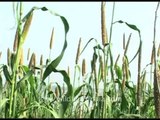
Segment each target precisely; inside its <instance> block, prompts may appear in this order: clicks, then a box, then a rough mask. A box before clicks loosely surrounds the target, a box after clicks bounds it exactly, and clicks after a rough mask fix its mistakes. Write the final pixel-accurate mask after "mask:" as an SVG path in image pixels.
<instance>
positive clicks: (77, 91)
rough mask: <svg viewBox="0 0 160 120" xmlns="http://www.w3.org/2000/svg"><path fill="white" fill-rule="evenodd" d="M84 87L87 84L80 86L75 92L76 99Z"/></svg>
mask: <svg viewBox="0 0 160 120" xmlns="http://www.w3.org/2000/svg"><path fill="white" fill-rule="evenodd" d="M83 86H85V84H83V85H81V86H79V87H78V88H77V89H76V90H75V92H74V97H76V95H78V93H79V92H80V91H81V89H82V87H83Z"/></svg>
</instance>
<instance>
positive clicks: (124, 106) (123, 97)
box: [121, 92, 128, 111]
mask: <svg viewBox="0 0 160 120" xmlns="http://www.w3.org/2000/svg"><path fill="white" fill-rule="evenodd" d="M127 109H128V102H127V99H126V97H125V95H124V92H122V102H121V111H125V110H127Z"/></svg>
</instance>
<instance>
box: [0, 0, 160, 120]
mask: <svg viewBox="0 0 160 120" xmlns="http://www.w3.org/2000/svg"><path fill="white" fill-rule="evenodd" d="M0 4H1V3H0ZM23 4H25V3H23V2H17V3H15V4H14V6H13V13H14V14H15V19H16V32H15V38H14V41H13V43H14V44H13V49H12V50H11V49H10V48H9V46H8V49H7V52H6V53H7V55H6V56H7V59H6V64H5V63H2V62H1V63H0V118H160V85H159V84H160V59H159V58H160V45H159V47H157V45H156V44H157V43H156V42H155V41H156V33H158V32H159V31H158V32H156V23H157V11H158V9H159V3H158V4H157V6H156V8H155V11H154V12H155V15H154V17H155V18H153V21H154V25H153V26H154V27H153V33H150V34H153V40H152V41H153V44H152V45H150V46H149V47H150V48H151V49H152V51H151V54H150V55H149V56H150V63H149V64H147V65H146V67H145V68H142V46H143V41H142V36H141V30H140V29H139V28H138V26H136V25H134V24H133V23H128V22H127V21H123V20H118V21H114V9H115V2H114V3H113V10H112V16H111V18H112V19H111V21H107V19H106V16H105V15H106V10H105V9H106V4H107V2H101V10H100V13H99V14H100V15H101V38H99V40H97V39H95V38H90V39H89V40H88V41H87V43H86V44H85V45H84V46H82V44H81V43H82V39H81V38H80V39H79V43H78V44H77V45H76V46H77V54H76V55H75V60H74V61H75V63H74V66H72V67H74V73H73V78H72V77H71V75H70V74H71V73H70V67H71V66H68V69H66V68H64V69H59V68H58V67H57V66H58V65H59V64H60V63H61V61H62V59H63V57H64V55H65V53H66V52H65V51H66V49H67V45H68V44H70V43H69V42H68V40H67V35H68V33H69V32H70V31H69V30H70V24H69V22H68V21H67V19H66V18H65V15H64V16H62V15H60V14H58V13H56V12H54V11H52V10H50V9H49V8H47V7H33V8H31V9H30V11H28V13H27V14H26V15H24V14H23ZM35 11H41V12H42V13H45V12H48V13H49V14H51V15H52V16H53V17H58V18H59V20H60V22H61V23H62V25H63V26H62V27H63V28H62V29H64V33H62V34H64V39H63V40H62V41H61V43H62V46H63V47H62V50H61V52H60V54H59V55H58V56H56V57H55V58H52V57H51V56H50V54H51V50H52V49H53V47H54V46H53V44H54V35H55V29H54V28H53V29H52V31H51V35H50V41H48V42H46V44H49V50H50V52H49V57H48V58H44V56H43V55H41V57H40V60H38V59H37V57H36V53H35V52H31V51H30V49H28V53H27V54H25V53H24V51H23V46H24V44H25V42H26V40H27V35H28V34H29V31H30V27H31V26H32V25H33V23H32V22H33V16H34V12H35ZM35 19H36V18H35ZM106 22H110V23H111V25H110V28H107V27H106ZM115 24H123V25H125V26H126V27H127V28H128V29H131V30H132V31H133V32H136V34H137V35H138V37H139V43H138V49H134V50H135V51H134V53H135V54H133V55H131V56H133V57H132V59H128V54H127V50H128V49H129V47H132V45H131V44H130V41H131V39H132V33H131V34H129V35H126V34H125V33H124V34H123V35H122V36H123V38H120V39H123V44H122V45H123V46H122V47H123V54H119V55H118V56H117V57H116V60H114V59H113V52H114V49H113V48H112V41H114V39H112V34H113V33H114V29H113V26H114V25H115ZM77 29H78V28H77ZM108 30H109V31H110V32H108ZM71 34H72V33H71ZM73 34H74V33H73ZM46 41H47V40H46ZM92 41H94V43H95V44H94V46H93V49H92V50H93V51H91V53H93V54H91V56H92V58H91V61H90V64H87V63H86V58H81V55H82V53H84V52H85V51H86V48H87V47H88V46H90V43H91V42H92ZM42 48H43V46H42ZM2 55H4V54H3V52H0V56H2ZM24 56H26V57H24ZM120 57H121V58H122V59H120ZM25 58H27V60H25V61H27V62H28V64H25V63H24V59H25ZM79 59H82V62H81V61H80V60H79ZM133 61H134V62H136V65H137V68H138V69H137V75H136V76H132V78H134V79H135V80H136V82H133V81H132V80H131V73H132V72H131V69H130V63H132V62H133ZM86 66H88V67H90V70H88V69H86V68H87V67H86ZM147 68H150V72H149V73H146V69H147ZM52 73H57V74H60V75H61V76H62V81H63V83H62V85H60V84H59V83H57V82H55V83H54V87H53V83H52V82H50V79H51V74H52ZM146 74H148V75H149V76H150V77H146ZM52 75H53V74H52Z"/></svg>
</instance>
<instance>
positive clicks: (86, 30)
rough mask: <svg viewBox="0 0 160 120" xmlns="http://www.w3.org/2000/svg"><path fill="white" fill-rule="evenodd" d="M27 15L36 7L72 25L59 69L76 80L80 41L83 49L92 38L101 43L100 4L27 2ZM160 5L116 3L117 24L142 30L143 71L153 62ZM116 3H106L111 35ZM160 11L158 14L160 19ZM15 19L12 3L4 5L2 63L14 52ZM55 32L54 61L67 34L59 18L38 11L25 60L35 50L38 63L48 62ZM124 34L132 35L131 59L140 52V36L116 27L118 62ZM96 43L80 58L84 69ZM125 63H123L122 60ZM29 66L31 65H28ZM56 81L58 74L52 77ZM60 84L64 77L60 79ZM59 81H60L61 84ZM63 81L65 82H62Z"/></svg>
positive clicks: (0, 8)
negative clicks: (155, 21)
mask: <svg viewBox="0 0 160 120" xmlns="http://www.w3.org/2000/svg"><path fill="white" fill-rule="evenodd" d="M23 5H24V6H23V7H24V14H25V13H27V12H28V11H29V10H30V9H31V8H32V7H33V6H37V7H43V6H46V7H47V8H49V9H51V10H53V11H55V12H57V13H59V14H60V15H62V16H64V17H65V18H66V19H67V20H68V23H69V26H70V30H69V33H68V36H67V40H68V47H67V50H66V53H65V55H64V58H63V60H62V62H61V63H60V65H59V66H58V69H67V67H68V66H70V72H71V73H72V75H71V78H72V79H73V71H74V63H75V56H76V51H77V45H78V41H79V38H80V37H81V38H82V47H83V46H84V45H85V44H86V43H87V41H88V40H89V39H90V38H96V39H97V40H98V41H99V43H101V26H100V25H101V21H100V16H101V13H100V7H101V3H100V2H24V4H23ZM156 6H157V2H116V6H115V17H114V21H117V20H123V21H126V22H128V23H130V24H134V25H136V26H137V27H138V28H139V29H140V30H141V35H142V41H143V53H142V57H143V60H142V63H143V64H142V69H143V68H144V67H145V65H146V64H148V63H149V62H150V54H151V49H152V41H153V22H154V13H155V9H156ZM112 7H113V2H107V3H106V23H107V31H108V35H109V27H110V23H111V15H112ZM159 15H160V11H158V16H159ZM14 23H15V21H14V17H13V11H12V3H11V2H0V46H1V47H0V51H2V52H3V53H2V58H1V59H0V63H4V61H5V62H6V58H7V55H6V51H7V48H8V47H9V48H10V49H12V48H13V41H14V35H15V29H13V30H11V29H10V28H11V27H13V26H14ZM159 23H160V19H159V17H158V19H157V37H156V41H157V45H158V44H159V41H160V36H159V34H158V33H159V32H160V29H158V28H160V24H159ZM53 27H54V28H55V36H54V42H53V49H52V59H54V58H55V57H56V56H57V55H59V53H60V51H61V49H62V47H63V46H62V45H63V42H64V30H63V25H62V23H61V20H60V19H59V18H58V17H53V16H52V15H51V14H49V13H48V12H47V13H45V12H42V11H35V12H34V17H33V22H32V27H31V29H30V32H29V34H28V37H27V40H26V42H25V44H24V52H25V54H24V57H25V58H24V59H25V60H26V58H27V50H28V48H30V49H31V53H32V52H35V53H36V55H37V62H38V63H39V59H40V55H41V54H43V56H44V58H47V57H48V56H49V42H50V35H51V30H52V28H53ZM123 33H125V34H126V39H127V38H128V36H129V34H130V33H132V38H131V43H130V46H129V50H128V57H129V59H131V58H132V57H133V55H134V54H135V52H136V50H137V48H138V43H139V39H138V33H137V32H135V31H133V30H131V29H129V28H128V27H126V26H125V25H124V24H115V25H114V27H113V34H112V43H113V46H112V47H113V50H112V51H113V52H114V59H116V57H117V55H118V54H119V53H122V43H123V41H122V40H123V39H122V37H123ZM93 45H95V44H94V42H92V44H91V45H90V47H89V48H87V49H86V51H85V52H84V54H82V56H81V58H80V62H79V63H80V65H81V61H82V59H83V58H86V59H87V63H88V64H87V67H88V68H90V60H91V58H92V52H93V51H92V47H93ZM120 60H121V59H120ZM136 62H137V61H135V62H133V63H132V64H131V65H130V68H131V74H132V80H134V81H135V80H136V79H137V63H136ZM26 63H27V64H28V62H26ZM52 76H53V78H54V79H56V78H57V76H59V75H56V74H52ZM58 79H59V80H60V79H61V77H58ZM59 80H58V81H59ZM60 81H63V80H60Z"/></svg>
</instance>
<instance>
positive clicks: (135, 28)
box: [125, 22, 140, 33]
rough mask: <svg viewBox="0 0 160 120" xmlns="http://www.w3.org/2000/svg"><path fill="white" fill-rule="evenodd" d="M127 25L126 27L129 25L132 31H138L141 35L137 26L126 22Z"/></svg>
mask: <svg viewBox="0 0 160 120" xmlns="http://www.w3.org/2000/svg"><path fill="white" fill-rule="evenodd" d="M125 23H126V25H127V26H128V27H130V28H131V29H133V30H136V31H138V32H139V33H140V30H139V29H138V28H137V26H135V25H133V24H128V23H127V22H125Z"/></svg>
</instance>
